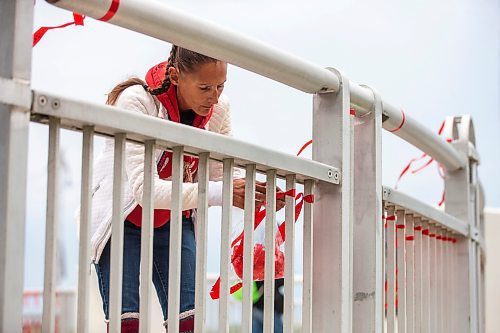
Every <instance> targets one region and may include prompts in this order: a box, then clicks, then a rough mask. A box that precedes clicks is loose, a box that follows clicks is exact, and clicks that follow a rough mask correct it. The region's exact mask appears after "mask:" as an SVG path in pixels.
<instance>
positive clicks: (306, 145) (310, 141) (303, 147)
mask: <svg viewBox="0 0 500 333" xmlns="http://www.w3.org/2000/svg"><path fill="white" fill-rule="evenodd" d="M312 143H313V140H309V141H307V142H306V143H305V144H304V145H303V146H302V148H300V150H299V152H298V153H297V156H299V155H300V154H302V152H303V151H304V150H305V149H306V148H307V147H309V145H310V144H312Z"/></svg>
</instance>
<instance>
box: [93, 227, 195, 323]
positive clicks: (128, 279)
mask: <svg viewBox="0 0 500 333" xmlns="http://www.w3.org/2000/svg"><path fill="white" fill-rule="evenodd" d="M110 244H111V242H110V241H108V243H107V244H106V247H105V248H104V251H103V253H102V255H101V258H100V259H99V263H97V264H95V268H96V272H97V278H98V280H99V291H100V293H101V298H102V304H103V310H104V315H105V317H106V319H109V278H110ZM169 244H170V222H167V223H166V224H165V225H163V226H161V227H159V228H155V229H154V238H153V283H154V286H155V288H156V294H157V295H158V299H159V300H160V305H161V308H162V310H163V318H164V320H167V313H168V309H167V306H168V294H167V293H168V260H169ZM140 262H141V228H140V227H137V226H136V225H134V224H133V223H131V222H128V221H125V229H124V243H123V287H122V314H123V313H139V271H140ZM195 267H196V242H195V239H194V226H193V222H192V219H191V218H186V217H183V219H182V248H181V289H180V309H179V310H180V313H182V312H184V311H188V310H192V309H194V290H195V272H196V268H195Z"/></svg>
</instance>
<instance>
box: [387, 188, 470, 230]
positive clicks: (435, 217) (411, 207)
mask: <svg viewBox="0 0 500 333" xmlns="http://www.w3.org/2000/svg"><path fill="white" fill-rule="evenodd" d="M383 198H384V200H387V201H388V202H390V203H392V204H394V205H396V206H398V207H401V208H404V209H405V210H407V211H411V212H413V213H416V214H418V215H420V216H422V217H424V218H426V219H429V220H430V221H432V222H437V223H439V224H441V225H442V226H444V227H446V228H448V229H450V230H451V231H453V232H456V233H459V234H461V235H463V236H468V235H469V226H468V225H467V224H466V223H465V222H463V221H461V220H459V219H457V218H456V217H454V216H452V215H449V214H447V213H445V212H443V211H441V210H439V209H437V208H434V207H432V206H430V205H428V204H425V203H423V202H421V201H419V200H417V199H415V198H413V197H411V196H409V195H407V194H404V193H402V192H399V191H396V190H394V189H392V188H390V187H386V186H384V187H383Z"/></svg>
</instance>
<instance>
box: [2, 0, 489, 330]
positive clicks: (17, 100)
mask: <svg viewBox="0 0 500 333" xmlns="http://www.w3.org/2000/svg"><path fill="white" fill-rule="evenodd" d="M49 2H51V3H54V4H55V5H57V6H60V7H62V8H66V9H69V10H72V11H76V12H79V13H82V14H85V15H87V16H89V17H94V18H100V17H102V16H103V14H104V13H106V12H107V11H108V10H109V8H110V5H111V3H112V2H114V3H116V2H117V1H116V0H115V1H113V0H87V1H77V0H59V1H58V0H52V1H49ZM1 6H2V7H1V9H2V11H0V31H2V38H1V39H0V55H1V58H0V123H1V124H2V128H5V130H2V131H0V135H1V141H0V142H1V145H2V147H5V151H2V158H1V160H0V172H1V173H2V175H1V177H0V182H1V184H0V185H1V186H0V188H2V189H3V190H2V193H0V212H1V214H2V215H1V216H0V221H1V222H0V223H1V224H0V228H1V229H0V331H1V332H14V331H18V330H19V329H20V327H21V325H22V318H21V314H22V279H20V278H14V279H12V276H15V277H22V276H23V265H20V264H19V262H22V258H24V253H23V251H24V226H25V215H24V214H25V213H24V212H25V208H26V193H25V191H26V190H25V184H26V160H27V154H28V151H27V137H28V125H29V121H30V117H31V120H32V121H36V122H40V123H47V124H48V125H49V133H50V138H49V160H48V166H49V167H48V175H47V176H48V196H47V197H48V202H47V232H46V259H45V284H44V307H43V311H44V314H43V330H44V332H53V331H54V316H55V310H54V299H55V268H56V267H55V260H54V259H55V252H56V248H55V246H54V245H55V240H54V235H55V234H56V233H57V228H58V223H57V221H58V217H57V211H58V198H57V191H56V187H55V184H57V179H58V174H59V171H58V166H57V163H56V162H55V161H57V158H58V145H59V132H60V129H61V128H69V129H73V130H76V131H81V132H83V136H84V149H83V152H82V154H83V155H82V157H83V167H82V195H81V206H82V208H81V211H82V214H81V223H80V228H81V229H80V237H81V242H80V273H79V286H78V291H79V292H78V301H77V302H78V310H77V318H78V325H77V326H78V327H77V330H78V332H87V331H88V306H89V305H88V304H89V303H88V290H89V288H88V283H89V282H88V265H87V263H88V261H89V253H88V251H89V250H88V232H89V231H88V224H89V218H90V209H91V207H90V187H91V184H90V179H91V178H92V177H91V176H92V158H91V157H92V155H93V151H92V146H93V145H92V140H93V137H94V135H96V134H99V135H107V136H111V137H114V140H115V162H114V163H115V171H114V184H115V186H114V190H113V226H112V235H113V236H112V242H113V246H112V253H111V267H112V269H111V283H110V289H111V290H110V332H113V333H114V332H119V331H120V314H121V313H120V311H121V280H122V260H123V258H122V247H123V216H122V213H121V212H122V206H123V202H122V197H123V194H122V186H121V184H122V180H123V177H124V171H123V169H124V168H123V163H124V149H125V144H126V142H127V141H133V142H136V143H142V144H144V145H145V147H146V149H145V151H146V152H145V161H146V162H145V163H146V164H147V165H151V166H152V156H153V155H152V154H153V151H154V148H168V149H171V150H172V151H173V166H174V167H173V176H172V182H173V189H174V190H173V196H172V217H171V221H170V223H171V231H172V233H171V237H172V239H171V251H170V253H171V254H170V261H169V262H170V275H169V281H170V282H171V283H170V284H169V295H170V297H169V305H168V308H169V309H170V310H169V313H168V317H169V323H170V324H171V325H169V331H170V332H177V331H178V327H177V326H178V315H179V314H178V313H177V312H176V311H175V310H174V309H177V308H178V302H179V288H178V283H176V282H179V277H180V275H179V272H180V236H181V233H180V232H181V228H180V225H181V212H180V210H181V206H180V196H179V193H180V186H181V185H182V161H183V155H184V154H191V155H195V156H198V157H199V159H200V166H199V175H200V179H199V182H198V188H199V193H201V195H200V196H199V198H198V230H197V234H198V236H197V237H198V239H199V240H200V241H199V243H198V252H197V281H196V285H197V293H196V316H195V318H196V328H195V331H196V332H203V331H204V314H205V299H206V297H205V289H206V288H205V286H206V280H205V278H204V277H205V276H206V255H207V253H206V243H205V240H206V223H207V197H206V190H207V186H208V178H207V164H208V162H209V160H216V161H219V162H223V165H224V177H223V182H224V191H223V208H222V211H223V217H222V220H223V223H222V230H221V235H222V237H221V239H222V244H221V249H222V251H221V263H222V265H221V267H222V271H221V301H220V312H219V331H220V332H227V331H228V316H227V311H228V302H227V300H228V293H229V290H228V288H229V281H228V274H227V268H228V266H229V265H228V260H229V242H230V240H229V236H228V235H229V231H230V228H231V213H230V212H231V209H230V208H231V206H232V195H231V193H232V174H233V173H232V170H233V168H234V167H235V166H238V167H241V168H244V169H246V177H247V178H246V179H247V184H249V185H250V186H249V187H248V188H247V191H246V196H247V198H246V200H247V202H246V204H245V207H246V209H245V222H244V223H245V232H246V233H247V235H248V237H250V235H251V233H252V226H253V215H254V214H253V213H254V209H255V207H254V195H255V193H254V191H253V190H252V188H253V186H252V185H253V184H254V182H255V174H256V173H257V172H261V173H265V174H266V179H267V184H268V185H267V193H268V196H267V200H266V201H267V205H268V206H267V208H268V209H267V216H266V220H267V221H268V222H271V223H270V224H269V226H270V227H269V228H267V229H266V247H267V248H269V247H271V248H274V246H273V242H274V234H275V231H276V230H275V228H273V227H272V226H275V223H274V221H275V214H274V209H273V207H274V205H275V195H274V193H275V190H276V187H275V183H276V178H277V177H280V178H285V179H286V187H287V189H291V188H294V187H295V186H296V183H302V184H304V187H305V194H312V193H314V195H315V198H316V199H315V200H316V202H315V203H314V204H308V203H306V204H305V209H304V241H303V248H302V249H300V250H302V251H303V258H304V263H303V267H304V271H303V312H302V327H301V330H302V332H331V331H335V332H345V333H348V332H363V333H364V332H382V331H383V330H384V327H386V329H387V331H388V332H395V331H396V330H397V331H398V332H406V331H408V332H482V331H483V330H484V329H483V322H482V320H481V318H482V313H483V311H484V310H483V299H482V296H481V295H482V288H483V284H482V265H481V262H482V260H483V258H484V252H483V250H482V249H483V246H482V244H483V242H482V239H483V236H482V225H481V221H480V218H479V216H480V212H481V210H482V207H481V206H480V198H479V197H480V194H479V192H480V186H479V183H478V177H477V163H478V157H477V153H476V151H475V139H474V131H473V126H472V122H471V120H470V118H469V117H451V118H449V119H448V120H447V123H446V126H445V132H446V137H449V138H451V139H452V142H451V143H447V142H446V141H445V140H443V139H442V138H440V137H438V136H437V135H435V134H433V133H432V132H431V131H429V130H428V129H426V128H425V127H423V126H422V125H420V124H419V123H418V122H416V121H415V120H413V119H411V117H409V116H408V115H406V114H404V112H402V111H401V110H400V109H399V108H396V107H393V106H392V105H391V104H389V103H388V102H386V101H383V100H382V98H381V97H380V95H379V94H378V93H377V92H376V91H375V90H374V89H372V88H370V87H367V86H361V85H357V84H354V83H352V82H349V80H348V79H347V77H345V76H344V75H343V74H342V73H340V72H338V71H337V70H335V69H323V68H320V67H318V66H316V65H313V64H310V63H307V62H305V61H303V60H301V59H298V58H297V57H295V56H293V55H290V54H287V53H284V52H282V51H280V50H277V49H275V48H273V47H271V46H269V45H265V44H263V43H260V42H258V41H255V40H251V39H249V38H247V37H245V36H241V35H239V34H237V33H234V32H231V31H229V30H227V29H224V28H221V27H218V26H215V25H213V24H211V23H209V22H206V21H203V20H200V19H198V18H195V17H192V16H190V15H187V14H185V13H182V12H179V11H177V10H175V9H174V8H171V7H169V6H167V5H164V4H163V3H160V2H157V1H139V0H120V1H119V7H118V8H117V10H116V13H114V15H113V17H112V18H111V20H110V23H112V24H117V25H120V26H123V27H125V28H129V29H132V30H135V31H138V32H141V33H144V34H146V35H149V36H153V37H156V38H159V39H161V40H165V41H168V42H173V43H175V44H178V45H180V46H183V47H186V48H189V49H192V50H195V51H198V52H201V53H204V54H206V55H209V56H212V57H215V58H218V59H221V60H225V61H228V62H230V63H232V64H235V65H237V66H240V67H242V68H246V69H248V70H251V71H253V72H255V73H258V74H261V75H264V76H267V77H269V78H271V79H274V80H276V81H279V82H282V83H285V84H287V85H289V86H291V87H294V88H297V89H300V90H302V91H305V92H308V93H313V94H314V107H313V140H314V147H313V161H308V160H304V159H301V158H296V157H294V156H291V155H288V154H283V153H279V152H276V151H272V150H269V149H266V148H263V147H257V146H254V145H251V144H248V143H245V142H242V141H238V140H236V139H233V138H227V137H222V136H219V135H215V134H212V133H207V132H205V131H200V130H197V129H193V128H186V127H183V126H180V125H177V124H174V123H168V122H167V123H166V122H164V121H162V120H160V119H154V118H151V117H146V116H143V115H138V114H135V113H131V112H127V111H125V110H119V109H117V108H114V107H109V106H102V105H95V104H91V103H87V102H83V101H76V100H72V99H68V98H65V97H62V96H61V97H59V96H55V95H54V94H51V93H45V92H41V91H33V90H31V89H30V85H29V82H30V62H31V26H32V25H31V22H32V16H33V8H32V1H28V0H17V1H15V2H2V5H1ZM3 36H6V37H5V38H4V37H3ZM351 108H353V109H354V111H355V115H356V117H352V116H351V115H350V110H351ZM382 128H385V129H387V130H389V131H391V132H394V133H395V134H396V135H398V136H400V137H401V138H403V139H404V140H406V141H407V142H409V143H411V144H413V145H415V146H417V147H418V148H420V149H422V150H423V151H425V152H426V153H427V154H429V155H430V156H432V157H433V158H434V159H435V160H437V161H438V162H439V163H441V164H442V165H443V166H444V168H445V169H446V172H447V177H446V181H445V185H446V186H445V188H446V201H445V207H446V208H445V212H442V211H440V210H438V209H436V208H432V207H429V206H426V205H424V204H422V203H419V202H417V201H416V200H414V199H412V198H411V197H408V196H406V195H403V194H401V193H398V192H396V191H393V190H390V189H387V188H386V189H384V191H382V184H381V176H380V175H381V168H382V165H381V158H380V150H381V130H382ZM144 183H145V190H144V205H143V208H144V209H143V221H144V223H143V233H142V239H141V261H142V262H143V263H149V264H148V265H142V267H141V281H142V282H143V283H141V332H148V331H149V320H148V318H149V309H150V305H149V304H150V303H149V302H150V299H149V297H148V295H149V294H150V290H149V285H150V284H149V283H145V282H147V281H150V280H151V265H150V263H151V257H152V245H151V240H152V221H151V216H152V210H153V208H152V202H151V188H152V187H153V186H154V184H153V179H152V170H151V169H150V168H148V169H147V170H146V172H145V180H144ZM287 206H288V209H286V214H285V215H286V223H287V224H286V226H287V228H286V234H287V237H290V238H292V239H293V232H294V228H293V221H294V210H293V209H291V207H293V206H294V200H293V199H291V198H289V199H288V200H287ZM383 215H384V216H385V218H386V220H387V229H386V230H387V231H386V232H384V224H383V223H382V221H381V218H382V216H383ZM392 216H395V218H393V217H392ZM313 221H314V222H313ZM403 226H404V228H403ZM412 228H413V229H412ZM415 228H417V230H416V229H415ZM420 228H422V229H424V230H428V231H426V232H425V233H423V232H416V231H420V230H419V229H420ZM431 235H439V240H437V238H438V237H431ZM407 236H408V237H410V238H411V236H413V241H411V240H410V239H408V240H407ZM450 238H451V239H455V240H456V242H450V241H449V239H450ZM396 240H397V246H396ZM247 244H249V245H248V246H247V247H245V250H244V263H245V264H244V267H245V271H244V275H243V276H244V279H243V280H244V284H243V294H244V299H243V314H242V331H243V332H250V331H251V320H250V318H251V317H250V316H251V297H250V295H251V290H250V287H251V280H252V276H251V274H252V270H251V267H250V265H249V263H251V262H252V256H251V253H252V251H251V247H250V245H251V244H252V242H250V241H249V242H247ZM384 247H385V249H384ZM293 252H294V249H293V242H289V243H288V244H287V245H286V250H285V257H286V264H285V265H286V268H285V321H284V324H285V326H284V327H285V332H291V331H292V326H293V325H292V323H293V316H292V314H293V296H292V295H293V266H292V262H293ZM384 253H385V254H384ZM269 254H271V251H269ZM272 260H273V256H272V255H268V257H267V258H266V263H267V264H266V269H265V270H266V272H265V275H266V277H267V278H266V284H265V295H264V297H265V299H266V301H267V302H266V310H267V311H266V312H265V317H264V321H265V324H264V328H265V332H272V326H273V322H272V319H273V318H272V315H271V314H272V311H270V309H271V308H272V304H273V296H272V295H273V288H274V284H273V283H272V276H273V275H274V274H273V269H274V263H272ZM396 271H397V272H398V274H396ZM385 276H386V277H387V293H385V292H384V277H385ZM396 280H397V282H398V289H397V297H398V307H397V308H396ZM450 299H451V301H450ZM384 300H385V302H386V303H387V310H384ZM291 309H292V310H291ZM385 314H386V316H385ZM396 327H397V328H396Z"/></svg>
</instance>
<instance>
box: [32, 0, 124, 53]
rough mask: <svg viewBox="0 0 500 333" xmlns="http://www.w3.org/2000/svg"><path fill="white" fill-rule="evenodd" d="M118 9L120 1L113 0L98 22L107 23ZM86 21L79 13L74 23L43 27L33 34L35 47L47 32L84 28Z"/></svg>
mask: <svg viewBox="0 0 500 333" xmlns="http://www.w3.org/2000/svg"><path fill="white" fill-rule="evenodd" d="M118 7H120V0H112V1H111V5H110V6H109V9H108V11H107V12H106V13H105V14H104V15H103V16H102V17H101V18H99V19H98V20H99V21H103V22H107V21H109V20H111V18H113V16H115V14H116V12H117V11H118ZM84 20H85V16H84V15H81V14H78V13H73V21H71V22H67V23H64V24H61V25H57V26H52V27H41V28H39V29H38V30H37V31H36V32H35V33H34V34H33V47H35V46H36V44H38V42H39V41H40V40H41V39H42V38H43V36H45V34H46V33H47V31H49V30H53V29H62V28H66V27H69V26H70V25H75V26H78V25H79V26H83V25H84V23H83V21H84Z"/></svg>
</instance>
